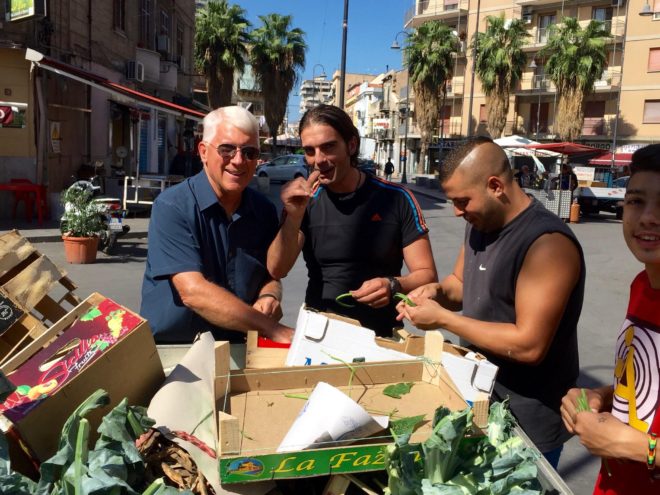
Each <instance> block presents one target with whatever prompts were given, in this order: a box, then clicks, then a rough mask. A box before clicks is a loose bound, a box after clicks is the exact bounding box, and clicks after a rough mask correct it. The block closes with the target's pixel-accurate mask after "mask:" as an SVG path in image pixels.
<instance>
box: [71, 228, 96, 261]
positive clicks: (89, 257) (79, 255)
mask: <svg viewBox="0 0 660 495" xmlns="http://www.w3.org/2000/svg"><path fill="white" fill-rule="evenodd" d="M62 241H64V254H65V256H66V260H67V261H68V262H69V263H75V264H89V263H94V262H95V261H96V251H97V249H98V246H99V238H98V237H70V236H64V235H63V236H62Z"/></svg>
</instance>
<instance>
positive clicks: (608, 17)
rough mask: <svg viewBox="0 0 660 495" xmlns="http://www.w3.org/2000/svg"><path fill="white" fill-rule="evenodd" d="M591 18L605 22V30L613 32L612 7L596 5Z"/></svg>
mask: <svg viewBox="0 0 660 495" xmlns="http://www.w3.org/2000/svg"><path fill="white" fill-rule="evenodd" d="M591 18H592V19H593V20H594V21H600V22H602V23H604V24H605V26H604V27H605V30H606V31H609V32H610V33H611V32H612V7H594V8H593V10H592V11H591Z"/></svg>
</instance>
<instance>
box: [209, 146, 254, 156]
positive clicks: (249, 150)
mask: <svg viewBox="0 0 660 495" xmlns="http://www.w3.org/2000/svg"><path fill="white" fill-rule="evenodd" d="M209 144H210V143H209ZM215 149H216V150H217V152H218V154H219V155H220V156H221V157H222V158H226V159H228V160H231V159H232V158H234V157H235V156H236V153H238V152H239V151H240V152H241V155H243V157H244V158H245V159H247V160H256V159H257V158H259V148H257V147H255V146H234V145H233V144H219V145H218V146H217V147H216V148H215Z"/></svg>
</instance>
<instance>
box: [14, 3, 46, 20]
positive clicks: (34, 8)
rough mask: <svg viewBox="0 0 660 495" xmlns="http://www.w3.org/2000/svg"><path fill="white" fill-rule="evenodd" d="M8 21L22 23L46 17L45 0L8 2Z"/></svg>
mask: <svg viewBox="0 0 660 495" xmlns="http://www.w3.org/2000/svg"><path fill="white" fill-rule="evenodd" d="M9 5H10V7H9V11H8V12H7V14H6V17H7V19H6V20H8V21H22V20H25V19H31V18H33V17H42V16H45V15H46V0H10V3H9Z"/></svg>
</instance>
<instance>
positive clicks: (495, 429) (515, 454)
mask: <svg viewBox="0 0 660 495" xmlns="http://www.w3.org/2000/svg"><path fill="white" fill-rule="evenodd" d="M488 420H489V424H488V435H486V436H481V437H477V436H473V435H471V424H472V411H471V409H465V410H463V411H458V412H450V411H449V410H448V409H446V408H443V407H441V408H438V409H437V410H436V413H435V417H434V421H433V431H432V433H431V435H430V436H429V438H428V439H427V440H426V441H425V442H424V443H423V444H421V445H414V444H410V443H409V440H410V435H411V433H412V428H411V427H409V426H408V428H400V429H397V430H396V431H395V430H394V428H393V429H392V435H393V437H394V443H393V444H391V445H388V446H387V448H386V449H385V452H386V458H387V466H388V475H389V476H388V486H387V488H386V489H385V490H384V493H385V494H386V495H487V494H490V495H506V494H509V493H511V494H527V495H533V494H540V493H541V486H540V483H539V482H538V479H537V468H536V460H537V454H535V453H534V452H533V451H532V450H531V449H528V448H526V447H525V445H524V442H523V441H522V439H521V438H520V437H517V436H514V435H513V427H514V425H515V420H514V419H513V416H511V413H510V412H509V411H508V408H507V406H506V403H494V404H493V405H492V406H491V409H490V414H489V417H488ZM413 427H414V425H413Z"/></svg>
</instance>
